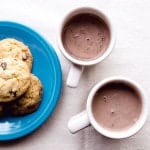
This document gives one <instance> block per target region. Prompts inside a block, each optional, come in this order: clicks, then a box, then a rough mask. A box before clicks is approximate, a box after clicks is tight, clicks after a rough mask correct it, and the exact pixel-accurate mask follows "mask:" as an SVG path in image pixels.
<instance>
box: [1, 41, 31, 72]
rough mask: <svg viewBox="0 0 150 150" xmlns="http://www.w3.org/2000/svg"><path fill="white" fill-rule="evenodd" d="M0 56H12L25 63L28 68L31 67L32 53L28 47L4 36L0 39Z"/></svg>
mask: <svg viewBox="0 0 150 150" xmlns="http://www.w3.org/2000/svg"><path fill="white" fill-rule="evenodd" d="M0 52H1V53H0V58H4V57H13V58H16V59H20V60H22V61H24V62H26V63H27V65H28V67H29V68H30V70H31V69H32V61H33V58H32V54H31V52H30V50H29V48H28V47H27V46H26V45H25V44H23V43H22V42H20V41H18V40H16V39H12V38H6V39H3V40H1V41H0Z"/></svg>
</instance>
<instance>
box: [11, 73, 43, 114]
mask: <svg viewBox="0 0 150 150" xmlns="http://www.w3.org/2000/svg"><path fill="white" fill-rule="evenodd" d="M30 80H31V81H30V86H29V88H28V89H27V91H26V92H25V94H24V95H22V96H21V97H20V98H19V99H17V100H16V101H14V102H12V104H11V106H10V108H11V109H10V110H11V113H12V114H13V115H25V114H28V113H31V112H33V111H35V110H36V109H37V108H38V106H39V104H40V101H41V96H42V84H41V82H40V80H39V79H38V78H37V77H36V76H34V75H33V74H31V78H30Z"/></svg>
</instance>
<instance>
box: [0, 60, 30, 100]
mask: <svg viewBox="0 0 150 150" xmlns="http://www.w3.org/2000/svg"><path fill="white" fill-rule="evenodd" d="M29 84H30V70H29V67H28V66H27V64H26V63H25V62H23V61H21V60H18V59H15V58H2V59H0V102H8V101H12V100H14V99H16V98H17V97H19V96H21V95H22V94H23V93H25V91H26V90H27V88H28V87H29Z"/></svg>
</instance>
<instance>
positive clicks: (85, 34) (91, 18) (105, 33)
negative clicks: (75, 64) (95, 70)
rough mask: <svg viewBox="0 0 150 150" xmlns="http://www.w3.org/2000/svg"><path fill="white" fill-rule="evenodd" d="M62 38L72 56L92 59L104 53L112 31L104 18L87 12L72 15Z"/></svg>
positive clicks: (65, 26) (80, 58)
mask: <svg viewBox="0 0 150 150" xmlns="http://www.w3.org/2000/svg"><path fill="white" fill-rule="evenodd" d="M61 38H62V42H63V45H64V48H65V49H66V51H67V52H68V53H69V54H70V55H72V57H75V58H76V59H79V60H91V59H95V58H97V57H99V56H101V55H103V53H104V52H105V50H106V49H107V47H108V45H109V42H110V31H109V28H108V26H107V25H106V24H105V23H104V21H103V20H102V19H100V18H99V17H97V16H95V15H91V14H88V13H86V14H79V15H76V16H74V17H72V18H71V19H70V20H69V21H68V22H67V23H66V24H65V25H64V28H63V32H62V37H61Z"/></svg>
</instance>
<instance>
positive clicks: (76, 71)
mask: <svg viewBox="0 0 150 150" xmlns="http://www.w3.org/2000/svg"><path fill="white" fill-rule="evenodd" d="M83 70H84V67H83V66H79V65H75V64H72V65H71V67H70V70H69V74H68V77H67V83H66V84H67V86H69V87H74V88H75V87H77V85H78V83H79V80H80V78H81V74H82V72H83Z"/></svg>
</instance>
